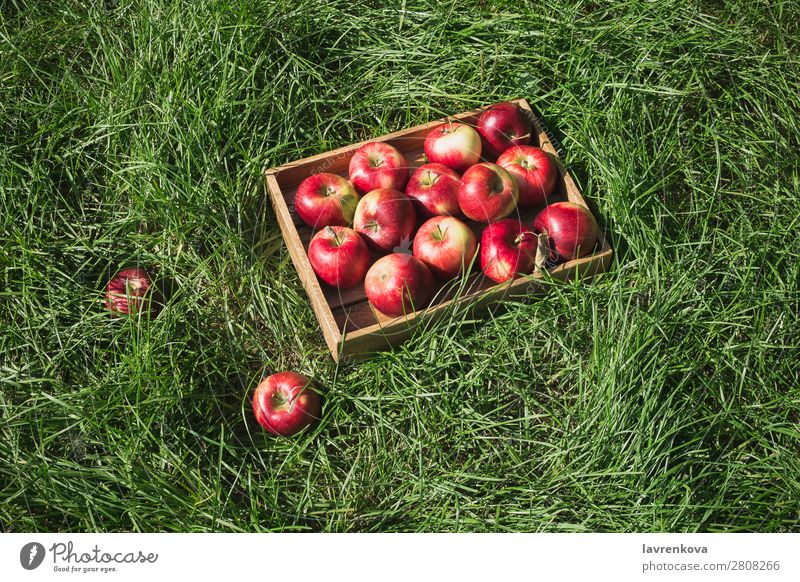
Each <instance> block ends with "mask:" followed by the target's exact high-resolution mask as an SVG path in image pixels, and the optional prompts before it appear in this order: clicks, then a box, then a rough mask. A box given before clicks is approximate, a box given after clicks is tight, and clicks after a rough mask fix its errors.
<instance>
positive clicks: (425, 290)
mask: <svg viewBox="0 0 800 582" xmlns="http://www.w3.org/2000/svg"><path fill="white" fill-rule="evenodd" d="M433 287H434V279H433V275H432V274H431V272H430V270H429V269H428V267H426V266H425V263H423V262H422V261H420V260H419V259H416V258H414V257H413V256H411V255H409V254H407V253H392V254H391V255H386V256H385V257H381V258H380V259H378V260H377V261H375V264H374V265H372V266H371V267H370V269H369V271H367V276H366V278H365V279H364V292H365V293H366V295H367V299H369V302H370V304H371V305H372V306H373V307H374V308H375V309H377V310H378V311H380V312H381V313H383V314H384V315H387V316H389V317H401V316H403V315H408V314H411V313H413V312H414V311H416V310H418V309H422V308H423V307H425V306H426V305H428V302H430V300H431V297H433Z"/></svg>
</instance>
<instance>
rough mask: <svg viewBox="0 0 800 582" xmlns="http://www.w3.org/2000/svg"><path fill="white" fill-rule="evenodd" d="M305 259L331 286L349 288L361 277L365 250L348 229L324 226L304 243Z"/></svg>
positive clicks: (364, 271) (366, 263)
mask: <svg viewBox="0 0 800 582" xmlns="http://www.w3.org/2000/svg"><path fill="white" fill-rule="evenodd" d="M308 259H309V261H310V262H311V266H312V267H313V268H314V272H315V273H316V274H317V277H319V278H320V279H322V280H323V281H324V282H325V283H327V284H328V285H330V286H331V287H337V288H339V289H349V288H350V287H354V286H355V285H357V284H358V283H360V282H361V281H362V279H364V275H366V274H367V269H368V268H369V249H368V248H367V243H365V242H364V239H363V238H361V236H360V235H359V234H358V233H357V232H356V231H354V230H353V229H352V228H347V227H346V226H326V227H325V228H323V229H322V230H320V231H319V232H318V233H317V234H315V235H314V238H312V239H311V244H309V245H308Z"/></svg>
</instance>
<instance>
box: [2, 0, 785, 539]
mask: <svg viewBox="0 0 800 582" xmlns="http://www.w3.org/2000/svg"><path fill="white" fill-rule="evenodd" d="M537 4H538V3H537ZM87 5H88V7H87ZM383 5H384V3H381V2H361V1H355V2H353V1H349V2H310V1H306V0H297V1H295V2H283V1H280V2H262V1H257V0H238V1H236V0H218V1H196V2H189V1H186V2H177V1H167V0H137V1H122V0H120V1H114V0H108V1H106V2H83V1H78V0H59V1H45V0H35V1H34V0H30V1H28V2H25V1H22V0H7V1H6V2H3V3H2V7H0V128H2V131H1V132H0V225H1V226H2V228H1V230H0V232H1V233H2V239H1V241H0V242H1V244H2V247H0V330H1V331H2V333H0V383H1V384H2V388H1V389H0V415H1V416H0V418H1V420H0V524H1V526H0V527H1V528H2V530H5V531H12V532H13V531H47V530H59V531H84V530H89V531H92V530H101V531H117V530H133V531H210V530H215V531H242V530H245V531H267V530H272V531H275V530H277V531H319V530H324V531H398V530H402V531H720V530H724V531H741V530H745V531H749V530H759V531H788V530H797V523H798V520H800V514H799V510H800V378H799V377H798V362H799V361H800V353H799V352H798V348H799V347H800V299H799V297H800V291H799V290H798V281H800V266H799V265H800V243H798V231H800V220H799V218H798V217H800V212H799V211H798V201H799V199H800V161H799V160H800V156H799V155H798V152H799V151H800V138H798V135H800V47H799V46H798V41H799V40H800V25H798V23H799V22H800V5H798V4H797V3H796V2H792V1H775V2H753V1H749V0H741V1H738V2H725V3H722V2H713V3H709V2H699V1H696V2H689V1H686V0H664V1H662V2H649V3H642V2H635V1H633V0H628V1H624V2H615V3H612V2H605V1H602V0H600V1H594V2H586V1H578V2H567V1H564V0H555V1H553V2H547V3H544V4H543V5H537V6H531V7H529V8H525V3H522V2H498V3H492V2H483V1H482V2H472V3H454V4H442V5H436V6H435V3H431V4H430V6H429V5H427V4H422V3H420V4H417V3H416V2H414V1H412V0H409V1H406V2H401V3H397V7H392V8H389V7H383ZM518 96H521V97H525V98H527V99H528V100H529V101H530V102H531V104H532V105H533V106H534V108H535V109H536V110H537V111H538V112H539V113H540V114H541V116H542V118H543V120H544V121H545V123H546V124H547V125H548V126H549V128H550V130H551V131H552V132H553V136H554V138H556V139H557V140H558V143H559V144H560V145H559V147H560V148H561V154H562V157H563V159H564V160H565V163H566V165H567V167H568V168H569V169H570V170H571V171H572V173H573V175H574V176H575V178H576V179H577V181H578V182H579V185H580V187H581V188H582V189H583V191H584V194H585V197H586V198H587V200H588V201H589V203H590V205H591V206H592V208H593V210H594V211H595V212H596V213H597V215H598V216H599V218H600V222H601V224H602V226H603V227H604V229H606V231H607V233H608V235H609V237H610V241H611V244H612V245H613V247H614V248H615V250H616V253H617V254H616V257H615V262H614V264H613V267H612V269H611V271H610V272H609V273H608V274H606V275H604V276H602V277H600V278H598V279H596V280H595V281H593V282H591V283H585V282H584V283H575V284H562V285H554V286H553V288H552V289H551V290H550V293H549V294H548V295H547V296H545V297H543V298H541V299H539V300H535V301H531V302H530V303H527V304H509V305H508V306H507V307H506V308H505V309H503V310H497V311H496V312H495V313H494V314H493V315H491V316H489V317H488V318H486V319H481V320H473V319H468V318H467V317H466V316H464V315H457V316H454V317H453V318H451V319H450V320H448V321H446V322H443V323H441V324H439V325H438V326H437V327H435V328H433V329H429V330H428V331H427V332H426V333H420V334H418V335H417V336H416V337H415V338H414V339H413V340H412V341H411V342H409V343H407V344H405V345H404V346H402V347H400V348H399V349H396V350H395V351H392V352H385V353H380V354H378V355H376V356H375V357H374V358H372V359H370V360H369V361H366V362H364V363H359V364H348V365H343V366H339V367H337V366H336V365H335V364H334V362H333V361H332V359H331V358H330V356H329V354H328V353H327V351H326V349H325V346H324V343H323V341H322V338H321V334H320V331H319V327H318V325H317V323H316V320H315V319H314V316H313V314H312V312H311V309H310V306H309V303H308V300H307V298H306V296H305V294H304V292H303V290H302V288H301V286H300V284H299V281H298V279H297V276H296V274H295V272H294V269H293V267H292V264H291V262H290V260H289V257H288V254H287V252H286V249H285V248H284V246H283V244H282V242H281V238H280V234H279V231H278V227H277V224H276V220H275V216H274V214H273V212H272V210H271V208H270V207H269V204H268V203H267V200H266V196H265V192H264V189H263V186H262V183H261V180H260V178H259V172H260V170H261V168H262V167H263V166H264V165H277V164H280V163H283V162H286V161H289V160H292V159H296V158H298V157H301V156H306V155H312V154H315V153H319V152H323V151H325V150H328V149H330V148H333V147H337V146H342V145H345V144H348V143H351V142H353V141H356V140H360V139H365V138H368V137H370V136H375V135H380V134H383V133H386V132H388V131H393V130H398V129H401V128H404V127H407V126H410V125H414V124H417V123H422V122H425V121H428V120H430V119H434V118H436V117H439V116H441V115H442V114H447V113H455V112H459V111H463V110H465V109H470V108H473V107H475V106H478V105H481V104H485V103H489V102H494V101H499V100H502V99H504V98H509V97H518ZM134 264H140V265H143V266H146V267H148V268H151V269H153V270H155V271H157V272H158V277H159V279H160V281H161V283H162V284H163V285H164V286H166V287H167V288H168V289H169V291H170V293H169V300H168V305H167V307H166V309H165V310H164V312H163V313H162V314H161V315H160V316H159V317H158V318H157V319H155V320H152V321H147V320H141V321H140V320H136V319H131V320H126V319H118V320H114V319H111V318H109V317H108V315H107V313H105V312H104V311H103V309H102V307H101V305H100V299H101V296H102V288H103V286H104V285H105V282H106V281H107V279H108V277H109V276H110V275H111V274H113V273H114V272H115V271H116V270H117V269H118V268H120V267H122V266H127V265H134ZM282 369H295V370H298V371H301V372H305V373H308V374H311V375H313V376H314V378H316V379H317V381H318V382H319V384H320V385H321V386H323V387H324V389H325V392H326V400H325V406H324V420H323V421H322V423H321V424H319V425H318V426H317V427H316V428H315V429H314V430H312V431H309V432H307V433H304V434H302V435H301V436H299V437H298V438H295V439H292V440H286V439H284V440H275V439H272V438H268V437H266V436H265V435H264V434H263V433H262V431H261V430H260V429H259V428H258V427H257V425H256V424H255V422H254V420H253V418H252V414H251V412H250V410H249V395H250V393H251V391H252V389H253V388H254V386H255V385H256V384H257V382H258V381H259V379H260V378H261V377H262V375H264V374H268V373H271V372H274V371H278V370H282Z"/></svg>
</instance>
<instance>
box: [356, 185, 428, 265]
mask: <svg viewBox="0 0 800 582" xmlns="http://www.w3.org/2000/svg"><path fill="white" fill-rule="evenodd" d="M416 225H417V216H416V214H415V212H414V206H413V204H411V200H409V198H408V196H406V195H405V194H403V193H402V192H400V191H398V190H392V189H391V188H379V189H378V190H373V191H372V192H370V193H368V194H367V195H366V196H364V197H363V198H362V199H361V200H360V201H359V203H358V207H357V208H356V215H355V219H354V220H353V229H355V231H356V232H358V233H360V234H361V235H362V236H364V237H365V239H366V241H367V244H368V245H369V246H370V247H372V248H373V249H374V250H375V251H377V252H382V253H388V252H392V251H394V250H395V249H396V248H400V249H404V248H405V249H408V248H411V237H412V236H413V235H414V228H415V227H416Z"/></svg>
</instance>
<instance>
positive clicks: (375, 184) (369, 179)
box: [350, 141, 408, 194]
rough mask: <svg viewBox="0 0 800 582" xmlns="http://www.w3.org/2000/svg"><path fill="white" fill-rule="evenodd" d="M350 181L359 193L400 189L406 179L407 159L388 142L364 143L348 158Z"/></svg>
mask: <svg viewBox="0 0 800 582" xmlns="http://www.w3.org/2000/svg"><path fill="white" fill-rule="evenodd" d="M350 181H351V182H352V183H353V185H354V186H355V187H356V189H357V190H358V191H359V192H360V193H361V194H366V193H367V192H370V191H372V190H377V189H378V188H391V189H393V190H402V189H403V188H404V187H405V185H406V182H407V181H408V161H406V158H405V156H404V155H403V154H402V153H401V152H400V150H398V149H397V148H395V147H393V146H390V145H389V144H388V143H384V142H382V141H371V142H369V143H365V144H364V145H362V146H361V147H360V148H358V149H357V150H356V151H355V153H354V154H353V157H352V158H350Z"/></svg>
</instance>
